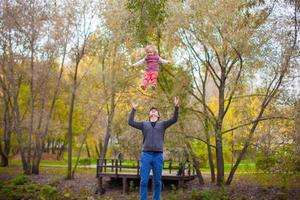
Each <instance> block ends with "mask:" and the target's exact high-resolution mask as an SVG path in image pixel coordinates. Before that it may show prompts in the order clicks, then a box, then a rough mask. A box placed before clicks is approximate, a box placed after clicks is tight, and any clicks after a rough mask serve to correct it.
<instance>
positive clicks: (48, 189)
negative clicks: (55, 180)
mask: <svg viewBox="0 0 300 200" xmlns="http://www.w3.org/2000/svg"><path fill="white" fill-rule="evenodd" d="M40 195H41V197H43V198H46V199H55V197H56V195H57V189H56V188H54V187H52V186H50V185H44V186H43V187H42V189H41V193H40Z"/></svg>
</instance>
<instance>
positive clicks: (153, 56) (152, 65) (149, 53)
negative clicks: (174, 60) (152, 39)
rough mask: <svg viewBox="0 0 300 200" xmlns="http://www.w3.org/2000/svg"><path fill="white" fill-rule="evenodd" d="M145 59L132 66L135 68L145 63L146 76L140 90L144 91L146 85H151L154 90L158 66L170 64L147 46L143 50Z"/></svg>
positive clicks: (151, 47)
mask: <svg viewBox="0 0 300 200" xmlns="http://www.w3.org/2000/svg"><path fill="white" fill-rule="evenodd" d="M145 53H146V57H144V58H143V59H141V60H139V61H138V62H136V63H134V64H133V65H132V66H133V67H137V66H140V65H142V64H144V63H146V74H145V77H144V80H143V83H142V85H141V88H142V89H143V90H145V89H146V88H147V85H148V84H149V83H151V85H152V89H155V88H156V85H157V77H158V64H159V63H162V64H167V63H170V61H168V60H164V59H162V58H161V57H159V55H158V54H157V51H156V49H155V48H154V47H153V46H152V45H148V46H147V47H146V48H145Z"/></svg>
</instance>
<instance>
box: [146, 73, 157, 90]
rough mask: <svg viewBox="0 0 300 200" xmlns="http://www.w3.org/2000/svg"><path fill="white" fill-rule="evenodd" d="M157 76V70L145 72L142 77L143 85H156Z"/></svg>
mask: <svg viewBox="0 0 300 200" xmlns="http://www.w3.org/2000/svg"><path fill="white" fill-rule="evenodd" d="M157 77H158V72H157V71H150V72H146V74H145V77H144V81H143V86H144V87H147V85H148V84H149V83H151V84H152V86H154V87H156V84H157Z"/></svg>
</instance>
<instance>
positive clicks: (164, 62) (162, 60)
mask: <svg viewBox="0 0 300 200" xmlns="http://www.w3.org/2000/svg"><path fill="white" fill-rule="evenodd" d="M159 63H162V64H169V63H170V61H168V60H165V59H162V58H161V57H159Z"/></svg>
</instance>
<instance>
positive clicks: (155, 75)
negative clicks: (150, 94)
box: [150, 72, 158, 89]
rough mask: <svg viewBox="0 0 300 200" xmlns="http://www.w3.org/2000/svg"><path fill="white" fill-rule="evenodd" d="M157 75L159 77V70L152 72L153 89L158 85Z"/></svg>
mask: <svg viewBox="0 0 300 200" xmlns="http://www.w3.org/2000/svg"><path fill="white" fill-rule="evenodd" d="M157 77H158V72H151V79H150V81H151V84H152V87H153V89H155V88H156V85H157Z"/></svg>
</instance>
